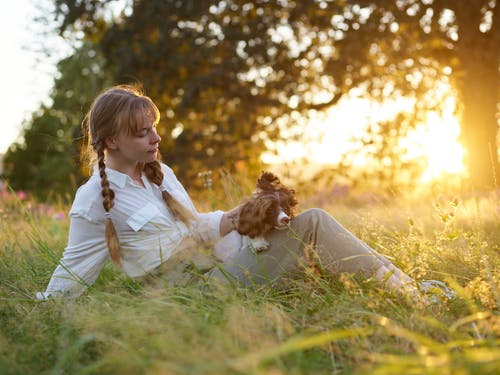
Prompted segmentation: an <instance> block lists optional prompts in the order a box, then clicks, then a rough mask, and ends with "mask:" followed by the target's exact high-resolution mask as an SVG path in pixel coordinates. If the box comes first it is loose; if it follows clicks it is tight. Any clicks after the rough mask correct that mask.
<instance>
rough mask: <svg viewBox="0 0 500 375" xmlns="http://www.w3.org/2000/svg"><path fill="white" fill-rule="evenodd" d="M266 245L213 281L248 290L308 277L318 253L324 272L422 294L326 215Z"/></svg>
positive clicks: (304, 219)
mask: <svg viewBox="0 0 500 375" xmlns="http://www.w3.org/2000/svg"><path fill="white" fill-rule="evenodd" d="M266 240H267V241H268V242H269V244H270V247H269V249H267V250H264V251H262V252H260V253H256V252H255V251H254V250H253V249H250V248H243V249H241V250H240V251H239V252H238V253H237V254H236V255H235V256H234V257H232V258H231V259H230V260H228V261H226V262H225V263H222V264H220V265H218V266H217V267H216V268H214V269H212V270H211V271H210V272H209V273H208V274H207V276H208V280H209V281H215V282H222V283H231V284H243V285H246V286H252V285H260V284H264V283H268V282H274V281H277V280H279V279H280V278H282V277H284V276H289V275H293V274H296V273H297V272H302V271H303V270H304V266H307V263H308V260H309V261H310V260H311V249H313V250H314V252H313V254H314V256H315V258H316V259H315V261H316V262H317V263H318V265H319V268H320V269H321V270H322V271H323V272H327V273H332V274H335V273H339V272H347V273H354V274H363V275H365V276H374V277H376V278H377V279H379V280H386V283H387V286H388V287H390V288H392V289H397V290H401V291H403V290H406V291H410V292H413V291H414V290H416V289H414V281H413V279H411V278H410V277H409V276H408V275H406V274H405V273H404V272H402V271H401V270H400V269H398V268H397V267H395V266H394V265H393V264H392V263H391V262H390V261H389V260H388V259H386V258H384V257H383V256H381V255H380V254H378V253H377V252H376V251H375V250H373V249H371V248H370V247H369V246H368V245H366V244H365V243H364V242H362V241H361V240H359V239H358V238H357V237H355V236H354V235H353V234H352V233H350V232H349V231H348V230H347V229H345V228H344V227H343V226H341V225H340V224H339V223H338V222H337V221H335V219H333V218H332V217H331V216H330V215H329V214H328V213H326V212H325V211H323V210H321V209H317V208H315V209H310V210H307V211H305V212H303V213H301V214H300V215H298V216H297V217H295V218H294V219H293V220H292V221H291V224H290V229H285V230H275V231H273V232H272V233H270V234H269V235H268V236H266ZM311 245H312V246H311Z"/></svg>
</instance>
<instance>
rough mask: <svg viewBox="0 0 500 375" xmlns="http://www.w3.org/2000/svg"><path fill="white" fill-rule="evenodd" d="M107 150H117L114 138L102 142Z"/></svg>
mask: <svg viewBox="0 0 500 375" xmlns="http://www.w3.org/2000/svg"><path fill="white" fill-rule="evenodd" d="M104 143H105V144H106V148H107V149H108V150H117V149H118V144H117V142H116V138H115V137H107V138H106V139H105V141H104Z"/></svg>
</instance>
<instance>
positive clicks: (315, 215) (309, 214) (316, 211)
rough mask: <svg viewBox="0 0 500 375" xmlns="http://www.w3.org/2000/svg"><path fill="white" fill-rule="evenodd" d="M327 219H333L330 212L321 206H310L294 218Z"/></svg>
mask: <svg viewBox="0 0 500 375" xmlns="http://www.w3.org/2000/svg"><path fill="white" fill-rule="evenodd" d="M325 219H332V217H331V216H330V214H329V213H328V212H326V211H325V210H323V209H321V208H309V209H307V210H305V211H304V212H302V213H301V214H300V215H298V216H297V217H296V218H295V219H294V220H301V221H302V220H313V221H322V220H325Z"/></svg>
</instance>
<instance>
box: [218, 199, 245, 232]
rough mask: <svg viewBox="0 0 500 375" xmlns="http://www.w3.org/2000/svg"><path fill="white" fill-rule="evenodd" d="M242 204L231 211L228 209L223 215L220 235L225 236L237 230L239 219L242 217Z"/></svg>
mask: <svg viewBox="0 0 500 375" xmlns="http://www.w3.org/2000/svg"><path fill="white" fill-rule="evenodd" d="M240 210H241V206H237V207H235V208H233V209H232V210H231V211H227V212H225V213H224V215H222V219H221V222H220V235H221V236H225V235H226V234H228V233H229V232H231V231H233V230H235V229H236V228H237V227H238V221H239V219H240Z"/></svg>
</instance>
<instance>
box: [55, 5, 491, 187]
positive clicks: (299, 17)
mask: <svg viewBox="0 0 500 375" xmlns="http://www.w3.org/2000/svg"><path fill="white" fill-rule="evenodd" d="M56 3H57V4H59V5H61V4H65V5H66V7H65V8H63V7H60V8H59V12H58V14H59V16H62V18H63V20H64V22H63V23H62V24H61V30H62V31H64V30H66V29H67V28H68V26H69V25H73V26H74V25H80V27H81V28H83V29H84V30H86V31H87V32H93V25H94V23H95V21H96V20H97V19H100V18H99V17H101V14H102V12H99V11H102V10H103V9H105V8H106V7H105V4H106V3H107V2H103V1H83V2H81V1H78V2H76V1H61V0H57V1H56ZM129 6H130V12H128V13H127V14H126V15H125V14H122V16H121V17H118V19H116V21H115V22H113V23H112V25H111V27H110V28H109V29H108V30H106V32H104V33H103V34H102V35H103V36H102V39H101V42H100V45H101V47H102V49H103V52H104V55H105V56H106V59H107V61H108V63H109V64H111V66H112V67H113V69H114V76H115V78H116V79H117V80H119V81H123V80H127V81H129V80H131V79H138V80H140V81H142V82H144V84H145V87H146V89H147V91H148V92H150V93H151V94H152V95H153V97H154V98H155V99H156V100H157V101H159V104H160V105H161V107H163V108H167V110H168V112H167V117H168V120H167V122H168V123H169V124H170V126H171V127H177V130H178V131H180V129H184V131H183V132H182V133H181V134H180V135H179V136H178V138H176V139H175V140H171V141H168V142H166V143H165V144H164V145H163V147H162V150H163V152H164V154H165V155H166V156H167V159H168V160H172V161H173V164H175V165H178V166H179V167H180V168H179V171H180V172H181V173H183V174H188V175H189V174H190V173H191V175H192V174H193V172H191V171H190V170H192V169H190V168H189V166H188V167H187V168H186V166H185V165H184V163H186V157H185V156H186V155H193V153H194V155H195V157H196V159H197V158H202V159H203V160H204V163H205V164H207V165H208V166H209V168H213V167H219V166H229V167H231V162H232V161H234V160H235V159H242V160H251V159H252V157H253V156H254V155H258V154H259V152H260V151H261V150H262V140H263V138H262V137H263V136H262V133H261V131H265V132H267V133H269V134H268V135H267V137H269V138H270V139H274V138H275V137H276V136H278V135H279V130H280V126H278V125H277V123H276V121H274V120H276V119H278V118H284V119H285V120H286V121H285V122H288V123H291V122H293V118H297V116H293V114H294V112H295V114H297V113H301V114H305V115H307V113H308V111H310V110H311V109H316V110H321V109H324V108H327V107H328V106H331V105H334V104H335V103H336V102H337V101H338V100H339V99H340V98H341V97H342V96H344V95H346V94H348V93H350V92H352V91H351V90H352V89H353V88H356V89H357V90H358V92H360V93H361V95H364V96H368V97H371V98H374V99H378V100H387V99H391V98H398V97H400V96H401V95H403V96H406V97H410V98H414V99H415V107H414V109H413V114H412V115H411V116H410V118H409V121H404V122H396V125H397V126H400V127H408V126H410V127H412V126H415V125H416V124H418V121H419V119H420V118H421V117H422V114H423V113H424V111H425V110H429V109H432V110H436V109H437V110H439V106H440V103H439V102H438V101H439V100H440V99H439V95H436V92H435V87H436V82H437V81H444V82H446V83H448V84H450V85H451V86H452V87H453V88H454V89H455V90H456V92H457V95H458V97H459V99H460V101H461V104H462V105H461V106H460V112H462V113H463V118H462V135H463V139H462V141H463V143H464V145H465V146H466V148H467V151H468V155H469V156H468V166H469V173H470V177H471V180H472V181H473V182H474V183H475V184H477V185H478V186H491V185H492V184H493V175H494V173H495V172H496V175H498V160H497V158H496V157H493V158H492V156H491V155H494V156H496V152H495V150H496V147H497V143H496V134H497V127H498V124H497V120H496V113H497V108H496V105H497V102H498V95H497V89H498V77H499V74H498V56H499V53H500V50H499V48H500V47H499V46H500V28H499V17H500V10H499V6H498V4H496V3H495V2H491V1H486V0H483V1H475V2H464V1H458V2H457V1H453V0H435V1H423V0H422V1H389V0H388V1H359V0H352V1H351V0H349V1H347V0H346V1H312V0H308V1H281V0H272V1H253V2H249V1H246V0H230V1H223V2H221V1H218V0H208V1H203V2H201V1H176V0H167V1H164V0H161V1H160V0H155V1H134V2H132V3H131V4H130V3H129ZM77 20H78V21H79V22H80V23H79V24H78V23H77V22H75V21H77ZM478 92H481V95H477V93H478ZM319 93H321V94H323V99H319V97H318V96H316V94H319ZM266 124H267V125H266ZM400 133H401V134H404V133H405V131H402V132H400ZM383 136H384V137H397V134H396V135H391V134H389V133H384V134H383ZM376 138H377V137H376V135H375V136H374V138H373V141H374V142H375V141H376ZM264 139H265V137H264ZM249 141H251V142H249ZM490 149H491V151H490ZM179 154H180V156H179ZM386 156H387V155H384V154H381V155H380V157H381V158H385V157H386ZM190 160H191V158H190ZM228 164H229V165H228ZM395 164H396V163H395ZM387 167H388V168H391V166H390V165H388V166H387ZM392 168H393V169H394V170H397V168H398V165H393V166H392Z"/></svg>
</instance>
